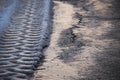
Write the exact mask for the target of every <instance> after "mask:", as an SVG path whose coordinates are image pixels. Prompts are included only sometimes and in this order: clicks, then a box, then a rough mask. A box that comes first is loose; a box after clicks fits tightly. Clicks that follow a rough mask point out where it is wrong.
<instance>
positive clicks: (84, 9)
mask: <svg viewBox="0 0 120 80" xmlns="http://www.w3.org/2000/svg"><path fill="white" fill-rule="evenodd" d="M53 2H54V8H53V11H54V16H53V33H52V35H51V41H50V46H49V47H48V48H47V49H46V50H45V52H44V54H45V60H44V63H43V65H42V66H39V67H38V68H37V69H38V70H37V71H36V72H35V73H34V78H33V79H32V80H120V36H119V35H120V14H119V13H120V1H119V0H54V1H53Z"/></svg>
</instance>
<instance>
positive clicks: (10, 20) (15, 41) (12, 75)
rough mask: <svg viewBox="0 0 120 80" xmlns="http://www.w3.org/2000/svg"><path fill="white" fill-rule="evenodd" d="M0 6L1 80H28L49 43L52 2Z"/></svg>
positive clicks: (6, 1) (14, 1)
mask: <svg viewBox="0 0 120 80" xmlns="http://www.w3.org/2000/svg"><path fill="white" fill-rule="evenodd" d="M0 4H1V5H0V8H1V9H0V10H1V12H0V33H1V34H0V80H29V79H30V77H31V76H32V74H33V72H34V71H35V67H36V66H37V65H38V64H40V62H41V61H42V59H43V58H44V57H43V54H42V51H43V49H44V48H45V47H46V46H47V45H48V42H49V40H48V38H49V34H50V29H51V28H50V23H51V21H50V16H49V15H50V14H49V13H50V5H51V0H0Z"/></svg>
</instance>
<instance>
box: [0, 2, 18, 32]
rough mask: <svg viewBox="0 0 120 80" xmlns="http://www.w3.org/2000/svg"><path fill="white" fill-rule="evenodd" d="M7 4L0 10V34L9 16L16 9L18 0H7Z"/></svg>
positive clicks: (7, 23)
mask: <svg viewBox="0 0 120 80" xmlns="http://www.w3.org/2000/svg"><path fill="white" fill-rule="evenodd" d="M8 4H10V5H8V6H7V7H4V8H3V9H2V10H0V34H1V33H3V31H4V30H5V29H6V28H7V26H8V25H9V23H10V18H11V16H12V14H13V13H14V11H15V9H16V6H17V4H18V0H9V1H8Z"/></svg>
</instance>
